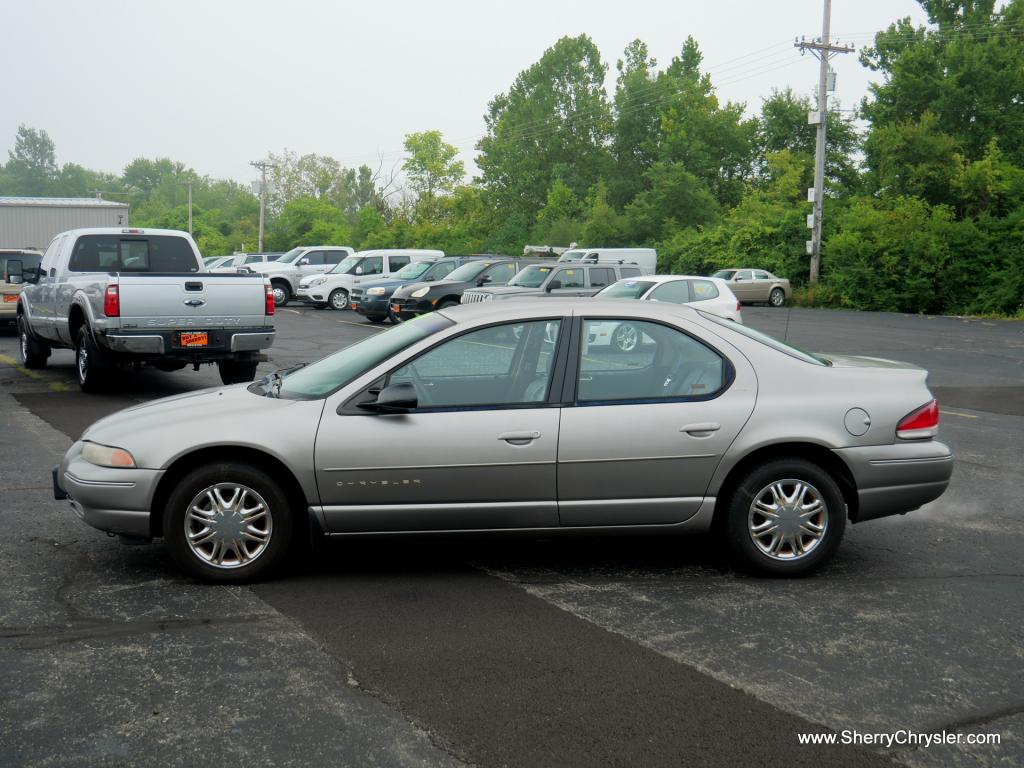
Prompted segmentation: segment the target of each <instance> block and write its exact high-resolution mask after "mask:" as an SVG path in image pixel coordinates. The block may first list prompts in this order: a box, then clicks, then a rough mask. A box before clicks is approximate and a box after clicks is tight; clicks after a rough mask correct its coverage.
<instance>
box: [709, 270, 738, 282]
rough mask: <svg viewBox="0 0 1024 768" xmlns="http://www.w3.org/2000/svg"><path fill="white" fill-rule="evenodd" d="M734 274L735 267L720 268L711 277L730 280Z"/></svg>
mask: <svg viewBox="0 0 1024 768" xmlns="http://www.w3.org/2000/svg"><path fill="white" fill-rule="evenodd" d="M735 274H736V270H735V269H720V270H718V271H717V272H715V274H713V275H712V277H717V278H719V279H720V280H732V276H733V275H735Z"/></svg>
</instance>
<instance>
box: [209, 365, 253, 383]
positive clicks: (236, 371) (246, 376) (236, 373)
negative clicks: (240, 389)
mask: <svg viewBox="0 0 1024 768" xmlns="http://www.w3.org/2000/svg"><path fill="white" fill-rule="evenodd" d="M257 365H259V362H258V361H256V360H252V361H248V360H241V361H240V360H221V361H219V362H218V363H217V369H218V370H219V371H220V380H221V381H222V382H224V383H225V384H242V383H243V382H246V381H252V380H253V379H255V378H256V366H257Z"/></svg>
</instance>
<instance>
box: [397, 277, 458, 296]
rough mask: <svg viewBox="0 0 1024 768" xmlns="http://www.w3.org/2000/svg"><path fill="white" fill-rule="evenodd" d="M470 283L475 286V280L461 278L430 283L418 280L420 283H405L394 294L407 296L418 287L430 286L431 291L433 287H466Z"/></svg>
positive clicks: (444, 288) (443, 288)
mask: <svg viewBox="0 0 1024 768" xmlns="http://www.w3.org/2000/svg"><path fill="white" fill-rule="evenodd" d="M471 285H472V286H475V285H476V283H475V282H465V281H462V280H435V281H433V282H432V283H422V282H420V283H406V284H405V285H403V286H402V287H401V288H399V289H398V290H397V291H395V295H396V296H398V295H401V296H408V295H410V294H411V293H413V292H414V291H418V290H419V289H420V288H424V287H427V288H430V290H431V291H433V290H434V289H435V288H439V289H442V290H446V289H449V288H456V287H458V286H463V287H468V286H471Z"/></svg>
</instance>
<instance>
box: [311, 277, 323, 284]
mask: <svg viewBox="0 0 1024 768" xmlns="http://www.w3.org/2000/svg"><path fill="white" fill-rule="evenodd" d="M326 282H327V278H326V277H314V278H313V279H312V280H310V281H309V284H310V285H320V284H321V283H326Z"/></svg>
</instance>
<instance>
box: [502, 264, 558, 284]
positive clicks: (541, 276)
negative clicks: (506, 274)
mask: <svg viewBox="0 0 1024 768" xmlns="http://www.w3.org/2000/svg"><path fill="white" fill-rule="evenodd" d="M553 269H554V267H542V266H539V265H537V264H533V265H531V266H529V267H524V268H523V269H521V270H519V271H518V272H517V273H516V276H515V277H513V278H512V279H511V280H509V281H508V284H509V285H510V286H515V287H517V288H540V286H541V283H543V282H544V281H545V280H546V279H547V276H548V275H550V274H551V271H552V270H553Z"/></svg>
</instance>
